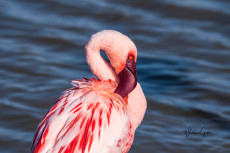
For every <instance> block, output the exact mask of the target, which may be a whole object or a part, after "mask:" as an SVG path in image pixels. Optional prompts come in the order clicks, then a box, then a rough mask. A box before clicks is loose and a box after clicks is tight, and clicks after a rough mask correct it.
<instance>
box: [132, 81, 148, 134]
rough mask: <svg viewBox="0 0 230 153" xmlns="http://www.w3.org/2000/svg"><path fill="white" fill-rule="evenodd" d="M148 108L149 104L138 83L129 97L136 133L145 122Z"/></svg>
mask: <svg viewBox="0 0 230 153" xmlns="http://www.w3.org/2000/svg"><path fill="white" fill-rule="evenodd" d="M146 108H147V102H146V99H145V96H144V93H143V91H142V89H141V86H140V84H139V83H137V86H136V88H135V89H134V90H133V91H132V92H130V93H129V96H128V109H129V115H130V122H131V124H132V127H133V130H134V131H135V130H136V128H137V127H138V126H139V125H140V123H141V121H142V120H143V118H144V114H145V111H146Z"/></svg>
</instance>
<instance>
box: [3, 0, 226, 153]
mask: <svg viewBox="0 0 230 153" xmlns="http://www.w3.org/2000/svg"><path fill="white" fill-rule="evenodd" d="M102 29H114V30H118V31H120V32H122V33H124V34H126V35H128V36H129V37H130V38H131V39H132V40H133V41H134V42H135V44H136V46H137V48H138V63H137V69H138V77H139V82H140V83H141V85H142V87H143V90H144V92H145V95H146V97H147V100H148V109H147V112H146V115H145V118H144V121H143V122H142V124H141V126H140V127H139V128H138V130H137V131H136V135H135V140H134V145H133V147H132V149H131V150H130V153H194V152H197V153H229V152H230V90H229V89H230V1H228V0H152V1H150V0H149V1H147V0H128V1H122V0H50V1H48V0H47V1H44V0H40V1H35V0H1V1H0V76H1V78H0V86H1V88H0V93H1V94H0V152H1V153H25V152H29V150H30V146H31V141H32V138H33V135H34V131H35V129H36V126H37V124H38V122H39V121H40V119H41V117H42V116H43V115H44V113H45V112H46V111H47V109H48V108H49V107H50V106H51V105H52V104H53V103H54V102H55V100H56V99H57V98H58V97H59V96H60V95H61V93H62V91H64V90H65V89H67V88H70V87H71V85H70V82H71V80H73V79H77V78H81V77H82V76H84V77H88V78H90V77H91V76H92V74H91V72H90V70H89V68H88V65H87V64H86V61H85V53H84V45H85V43H86V42H87V40H88V39H89V38H90V36H91V35H92V34H93V33H95V32H97V31H100V30H102ZM190 128H191V132H192V131H194V132H197V133H198V134H189V131H190ZM186 131H187V135H186V134H185V132H186ZM199 132H201V134H204V136H202V135H200V134H199Z"/></svg>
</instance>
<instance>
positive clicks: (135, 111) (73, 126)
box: [31, 30, 146, 153]
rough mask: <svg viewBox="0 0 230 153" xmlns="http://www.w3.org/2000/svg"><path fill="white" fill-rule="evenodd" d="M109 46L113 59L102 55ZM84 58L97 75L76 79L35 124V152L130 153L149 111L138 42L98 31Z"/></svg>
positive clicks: (90, 41) (112, 32)
mask: <svg viewBox="0 0 230 153" xmlns="http://www.w3.org/2000/svg"><path fill="white" fill-rule="evenodd" d="M100 49H103V50H105V52H106V54H107V56H108V58H109V60H110V64H111V65H110V64H109V63H107V62H106V61H105V60H104V59H103V58H102V57H101V55H100ZM85 50H86V60H87V63H88V65H89V67H90V69H91V71H92V72H93V73H94V74H95V75H96V76H97V77H98V78H99V79H95V78H92V79H90V80H89V79H86V78H83V80H74V81H72V84H73V86H74V87H73V88H71V89H68V90H66V91H65V92H64V94H63V95H62V96H61V97H60V98H59V99H58V100H57V102H56V103H55V104H54V105H53V106H52V107H51V108H50V110H49V111H48V112H47V113H46V115H45V116H44V118H43V119H42V121H41V122H40V123H39V126H38V128H37V131H36V134H35V137H34V140H33V144H32V148H31V153H127V152H128V151H129V149H130V147H131V145H132V143H133V139H134V133H135V130H136V128H137V127H138V126H139V124H140V123H141V121H142V119H143V117H144V114H145V111H146V99H145V96H144V94H143V91H142V89H141V86H140V84H139V83H137V73H136V57H137V49H136V46H135V44H134V43H133V42H132V41H131V40H130V39H129V38H128V37H127V36H125V35H123V34H121V33H119V32H117V31H112V30H104V31H101V32H98V33H96V34H94V35H93V36H92V37H91V39H90V40H89V42H88V43H87V45H86V47H85Z"/></svg>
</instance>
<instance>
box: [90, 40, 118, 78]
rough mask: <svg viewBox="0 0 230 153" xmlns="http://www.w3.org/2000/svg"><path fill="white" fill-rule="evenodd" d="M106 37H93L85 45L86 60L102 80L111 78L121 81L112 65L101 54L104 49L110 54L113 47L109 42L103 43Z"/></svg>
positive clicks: (92, 70)
mask: <svg viewBox="0 0 230 153" xmlns="http://www.w3.org/2000/svg"><path fill="white" fill-rule="evenodd" d="M103 42H105V41H104V38H101V39H93V38H91V39H90V40H89V42H88V44H87V45H86V47H85V50H86V61H87V63H88V65H89V68H90V70H91V72H92V73H93V74H94V75H96V76H97V77H98V78H99V79H100V80H105V81H106V80H109V79H111V80H112V81H115V82H117V83H118V82H119V79H118V76H117V74H116V73H115V71H114V69H113V68H112V66H111V65H110V64H109V63H108V62H107V61H106V60H105V59H104V58H103V57H102V56H101V54H100V50H101V49H103V50H104V51H105V53H106V54H107V55H108V52H111V48H110V46H109V45H108V44H106V43H103Z"/></svg>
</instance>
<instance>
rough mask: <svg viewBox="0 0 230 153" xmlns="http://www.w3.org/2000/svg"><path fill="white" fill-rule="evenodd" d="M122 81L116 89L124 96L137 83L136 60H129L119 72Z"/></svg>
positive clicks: (116, 91)
mask: <svg viewBox="0 0 230 153" xmlns="http://www.w3.org/2000/svg"><path fill="white" fill-rule="evenodd" d="M119 77H120V83H119V85H118V87H117V88H116V90H115V93H117V94H119V95H120V96H121V97H122V98H124V97H125V96H127V95H128V94H129V93H130V92H131V91H133V89H135V87H136V85H137V70H136V63H135V61H134V60H132V61H130V60H127V62H126V66H125V68H124V69H123V70H122V71H121V72H120V73H119Z"/></svg>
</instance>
